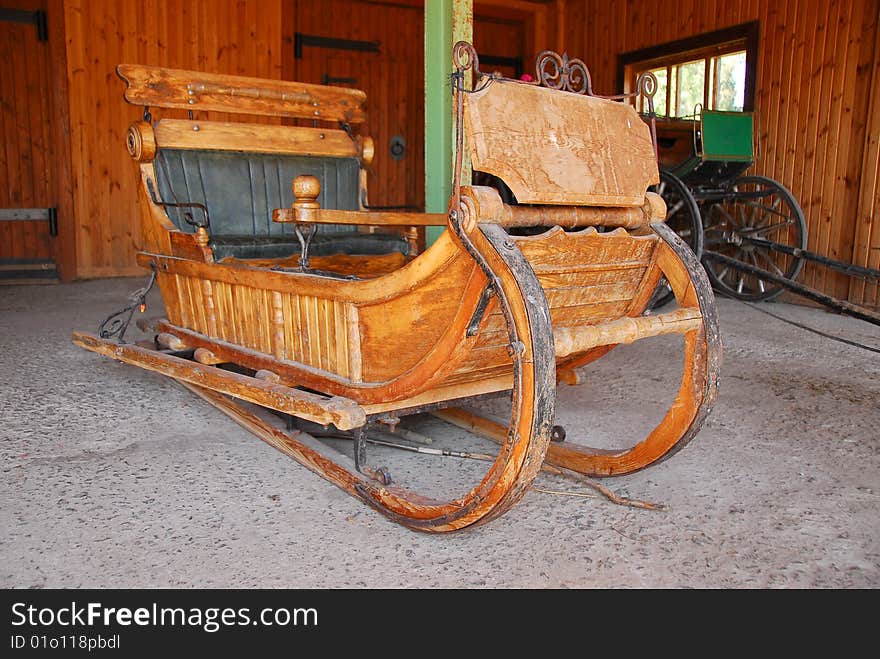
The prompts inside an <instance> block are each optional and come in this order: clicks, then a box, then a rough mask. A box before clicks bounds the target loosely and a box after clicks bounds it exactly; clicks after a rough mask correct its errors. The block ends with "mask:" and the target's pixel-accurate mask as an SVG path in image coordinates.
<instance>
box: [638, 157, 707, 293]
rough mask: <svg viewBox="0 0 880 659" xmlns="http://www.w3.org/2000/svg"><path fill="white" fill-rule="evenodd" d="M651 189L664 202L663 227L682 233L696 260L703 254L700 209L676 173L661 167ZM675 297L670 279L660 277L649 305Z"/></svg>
mask: <svg viewBox="0 0 880 659" xmlns="http://www.w3.org/2000/svg"><path fill="white" fill-rule="evenodd" d="M651 191H652V192H656V193H657V194H659V195H660V196H661V197H663V201H665V202H666V226H668V227H669V228H670V229H672V230H673V231H675V233H677V234H678V235H679V236H681V238H682V240H684V242H685V243H687V246H688V247H690V248H691V251H693V253H694V254H695V255H696V256H697V259H699V258H700V256H702V253H703V226H702V220H701V219H700V209H699V208H698V207H697V202H696V200H695V199H694V196H693V195H692V194H691V191H690V190H689V189H688V187H687V186H686V185H685V184H684V183H682V182H681V179H680V178H678V177H677V176H675V174H672V173H670V172H666V171H663V170H660V184H659V185H654V186H651ZM674 298H675V295H674V294H673V292H672V287H671V286H670V285H669V282H668V281H666V278H665V277H661V279H660V283H659V284H657V288H656V289H655V290H654V294H653V296H651V301H650V302H649V303H648V308H649V309H658V308H660V307H662V306H663V305H665V304H668V303H669V302H671V301H672V300H673V299H674Z"/></svg>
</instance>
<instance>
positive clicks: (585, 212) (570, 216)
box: [480, 203, 656, 229]
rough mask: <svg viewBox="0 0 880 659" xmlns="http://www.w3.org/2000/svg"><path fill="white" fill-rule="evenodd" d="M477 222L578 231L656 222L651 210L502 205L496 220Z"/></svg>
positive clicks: (641, 208) (646, 207)
mask: <svg viewBox="0 0 880 659" xmlns="http://www.w3.org/2000/svg"><path fill="white" fill-rule="evenodd" d="M480 221H481V222H493V223H495V222H497V223H498V224H500V225H501V226H503V227H505V228H511V227H532V226H561V227H565V228H566V229H575V228H578V227H591V226H601V227H623V228H625V229H638V228H641V227H647V226H648V225H650V224H651V222H654V221H656V218H654V217H653V216H652V215H651V206H650V205H649V204H648V203H646V204H645V205H644V206H630V207H623V208H614V207H599V206H510V205H508V204H505V205H504V210H503V211H502V214H501V217H500V218H497V220H496V218H486V219H485V220H484V219H483V218H480Z"/></svg>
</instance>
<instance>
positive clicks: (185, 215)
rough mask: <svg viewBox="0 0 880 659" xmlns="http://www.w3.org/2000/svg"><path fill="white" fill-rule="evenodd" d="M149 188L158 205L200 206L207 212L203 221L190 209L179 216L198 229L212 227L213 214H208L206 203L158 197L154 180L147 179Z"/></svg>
mask: <svg viewBox="0 0 880 659" xmlns="http://www.w3.org/2000/svg"><path fill="white" fill-rule="evenodd" d="M147 189H148V190H149V191H150V201H152V202H153V203H154V204H156V205H157V206H161V207H162V208H198V209H199V210H200V211H202V213H204V214H205V219H204V220H203V221H199V220H197V219H195V218H194V217H193V214H192V213H190V212H188V211H183V212H182V213H178V215H179V217H182V218H183V221H184V222H186V223H187V224H189V225H190V226H193V227H196V228H198V229H208V228H210V227H211V216H210V215H208V207H207V206H205V205H204V204H197V203H196V202H186V203H183V202H179V203H178V202H174V203H172V202H170V201H162V200H161V199H159V198H157V197H156V190H155V188H154V187H153V181H152V180H150V179H147Z"/></svg>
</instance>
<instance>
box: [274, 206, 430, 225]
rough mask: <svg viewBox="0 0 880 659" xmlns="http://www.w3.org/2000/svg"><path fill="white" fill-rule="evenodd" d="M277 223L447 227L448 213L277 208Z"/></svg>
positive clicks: (275, 214) (275, 217)
mask: <svg viewBox="0 0 880 659" xmlns="http://www.w3.org/2000/svg"><path fill="white" fill-rule="evenodd" d="M272 219H273V220H275V221H276V222H315V223H318V224H357V225H374V226H412V227H425V226H428V227H434V226H445V225H446V220H447V215H446V213H397V212H386V211H340V210H333V209H330V208H317V209H309V210H308V211H306V212H305V213H303V212H302V211H301V210H299V209H298V208H276V209H275V210H274V211H272Z"/></svg>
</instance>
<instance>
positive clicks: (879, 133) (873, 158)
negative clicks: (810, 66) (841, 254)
mask: <svg viewBox="0 0 880 659" xmlns="http://www.w3.org/2000/svg"><path fill="white" fill-rule="evenodd" d="M872 19H873V25H872V26H870V27H869V22H870V21H871V20H872ZM877 19H878V16H877V14H876V13H874V14H873V15H871V14H870V13H868V12H866V16H865V25H866V28H868V29H866V30H865V37H864V38H865V44H864V45H865V50H869V49H868V48H867V46H868V44H872V48H870V51H871V53H872V55H871V57H870V58H869V59H868V58H867V57H866V59H867V61H868V62H870V65H869V66H868V67H867V68H868V70H869V77H868V78H867V80H868V85H867V87H866V88H865V89H866V90H867V94H868V95H869V98H868V99H867V121H866V126H865V131H864V137H863V145H862V150H861V157H860V159H859V169H860V171H861V173H862V182H861V186H860V188H859V196H858V200H857V202H856V236H855V240H854V244H853V252H852V255H853V263H855V264H856V265H861V266H864V267H868V268H875V269H880V224H878V223H877V221H876V220H875V218H877V217H878V216H880V26H878V24H877ZM871 28H873V29H871ZM850 299H851V300H852V301H853V302H856V303H859V304H865V305H870V306H880V284H867V283H865V282H863V281H860V280H854V281H853V282H852V283H851V285H850Z"/></svg>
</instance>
